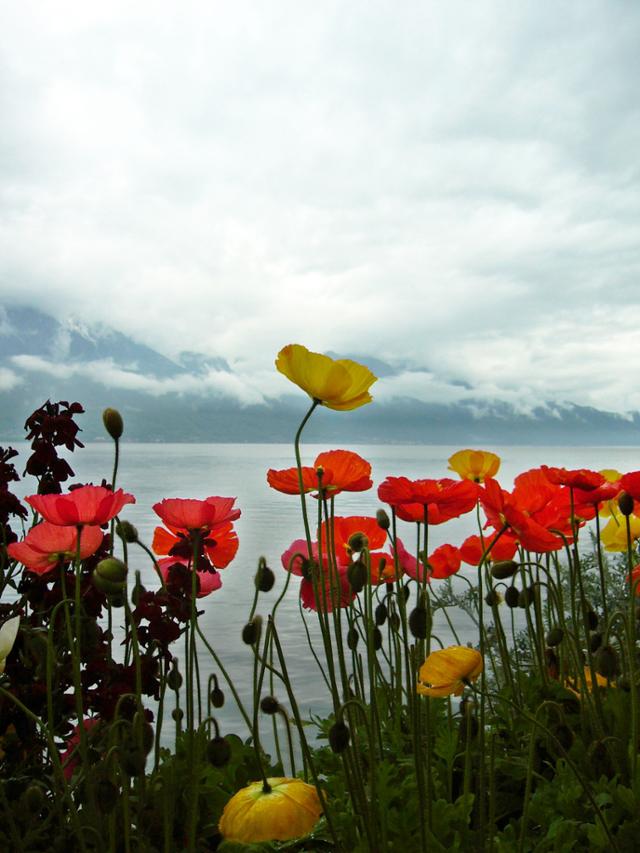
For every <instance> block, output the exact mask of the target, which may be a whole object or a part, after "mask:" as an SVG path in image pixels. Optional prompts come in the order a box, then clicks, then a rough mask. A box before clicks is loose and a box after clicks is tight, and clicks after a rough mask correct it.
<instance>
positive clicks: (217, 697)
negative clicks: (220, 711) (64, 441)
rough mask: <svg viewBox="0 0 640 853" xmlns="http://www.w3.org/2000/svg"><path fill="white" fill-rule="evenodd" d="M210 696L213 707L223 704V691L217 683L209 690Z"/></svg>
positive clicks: (219, 706)
mask: <svg viewBox="0 0 640 853" xmlns="http://www.w3.org/2000/svg"><path fill="white" fill-rule="evenodd" d="M210 698H211V704H212V705H213V707H214V708H222V706H223V705H224V693H223V692H222V690H220V688H219V687H218V686H217V685H216V687H214V688H213V690H212V691H211V695H210Z"/></svg>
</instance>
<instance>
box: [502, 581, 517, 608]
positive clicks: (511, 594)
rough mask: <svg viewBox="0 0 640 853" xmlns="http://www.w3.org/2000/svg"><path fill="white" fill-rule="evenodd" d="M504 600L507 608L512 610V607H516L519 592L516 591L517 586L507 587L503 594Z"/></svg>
mask: <svg viewBox="0 0 640 853" xmlns="http://www.w3.org/2000/svg"><path fill="white" fill-rule="evenodd" d="M504 600H505V601H506V603H507V607H511V608H512V609H513V608H514V607H517V606H518V602H519V601H520V590H519V589H518V587H517V586H509V587H507V589H506V591H505V594H504Z"/></svg>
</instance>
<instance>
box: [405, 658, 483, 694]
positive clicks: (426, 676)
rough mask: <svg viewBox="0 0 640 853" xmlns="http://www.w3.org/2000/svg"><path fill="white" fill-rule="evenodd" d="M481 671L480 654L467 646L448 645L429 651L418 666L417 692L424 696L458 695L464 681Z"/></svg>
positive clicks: (474, 676)
mask: <svg viewBox="0 0 640 853" xmlns="http://www.w3.org/2000/svg"><path fill="white" fill-rule="evenodd" d="M481 672H482V656H481V655H480V652H478V651H476V649H470V648H469V647H468V646H450V647H449V648H447V649H439V650H438V651H435V652H431V654H430V655H429V657H428V658H427V659H426V661H425V662H424V663H423V664H422V666H421V667H420V672H419V674H418V677H419V679H420V683H419V684H418V693H422V694H423V695H425V696H449V695H450V694H454V695H456V696H459V695H460V694H461V693H462V690H463V688H464V682H465V681H474V680H475V679H476V678H477V677H478V676H479V675H480V673H481Z"/></svg>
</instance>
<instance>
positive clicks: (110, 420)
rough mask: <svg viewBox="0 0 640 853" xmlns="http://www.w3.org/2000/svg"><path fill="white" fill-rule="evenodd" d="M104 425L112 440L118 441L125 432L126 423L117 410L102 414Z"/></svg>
mask: <svg viewBox="0 0 640 853" xmlns="http://www.w3.org/2000/svg"><path fill="white" fill-rule="evenodd" d="M102 423H103V424H104V428H105V429H106V431H107V432H108V433H109V435H110V436H111V438H112V439H113V440H114V441H118V439H119V438H120V437H121V436H122V433H123V432H124V422H123V420H122V415H121V414H120V412H119V411H118V410H117V409H105V410H104V412H103V413H102Z"/></svg>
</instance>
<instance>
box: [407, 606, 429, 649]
mask: <svg viewBox="0 0 640 853" xmlns="http://www.w3.org/2000/svg"><path fill="white" fill-rule="evenodd" d="M409 630H410V631H411V633H412V634H413V636H414V637H417V638H418V639H420V640H424V639H425V637H426V636H427V610H426V607H421V606H420V605H418V607H414V608H413V610H412V611H411V613H410V614H409Z"/></svg>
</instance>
